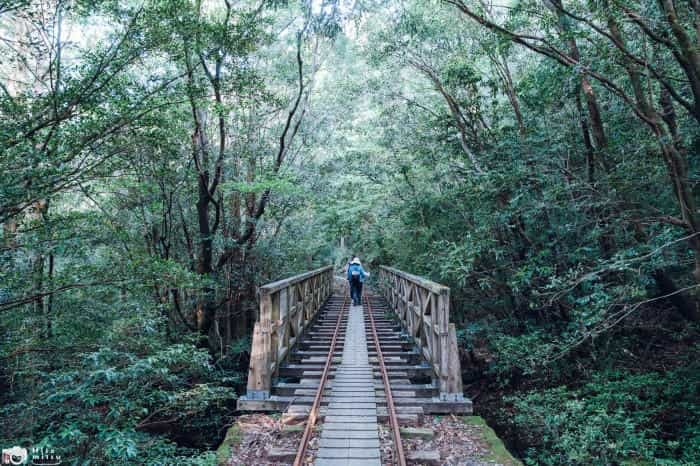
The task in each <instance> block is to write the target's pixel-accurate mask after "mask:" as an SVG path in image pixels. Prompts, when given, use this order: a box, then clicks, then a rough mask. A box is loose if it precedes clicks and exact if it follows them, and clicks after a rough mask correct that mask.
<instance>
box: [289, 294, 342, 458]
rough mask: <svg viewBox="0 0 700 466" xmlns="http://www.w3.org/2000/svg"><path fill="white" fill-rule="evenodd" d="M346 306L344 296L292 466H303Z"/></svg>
mask: <svg viewBox="0 0 700 466" xmlns="http://www.w3.org/2000/svg"><path fill="white" fill-rule="evenodd" d="M347 305H348V295H347V294H346V295H345V297H344V298H343V305H342V306H341V307H340V312H339V313H338V320H337V321H336V323H335V331H334V332H333V338H332V339H331V346H330V348H328V356H327V357H326V365H325V366H324V368H323V373H322V374H321V380H320V381H319V383H318V389H317V390H316V396H315V397H314V402H313V404H312V405H311V410H310V411H309V417H308V418H307V421H306V428H305V429H304V435H303V436H302V438H301V443H300V444H299V449H298V450H297V456H296V458H294V466H302V465H303V464H304V457H305V456H306V448H307V447H308V446H309V442H310V441H311V435H312V434H313V430H314V426H315V425H316V420H317V419H318V411H319V408H320V407H321V400H322V399H323V391H324V389H325V386H326V381H327V380H328V374H329V372H330V370H331V365H333V355H334V354H335V346H336V343H337V342H338V333H339V332H340V323H341V322H342V320H343V314H345V311H346V309H347Z"/></svg>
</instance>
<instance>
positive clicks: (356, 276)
mask: <svg viewBox="0 0 700 466" xmlns="http://www.w3.org/2000/svg"><path fill="white" fill-rule="evenodd" d="M361 282H362V272H360V267H359V266H354V267H353V266H352V265H351V266H350V283H353V284H357V283H361Z"/></svg>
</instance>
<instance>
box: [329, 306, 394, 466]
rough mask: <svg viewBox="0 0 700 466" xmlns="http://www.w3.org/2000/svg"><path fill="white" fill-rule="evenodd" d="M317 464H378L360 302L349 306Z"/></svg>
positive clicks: (371, 378) (374, 408)
mask: <svg viewBox="0 0 700 466" xmlns="http://www.w3.org/2000/svg"><path fill="white" fill-rule="evenodd" d="M320 446H321V448H320V450H319V451H318V454H317V457H316V463H315V464H316V466H379V465H380V464H381V463H380V452H379V428H378V425H377V403H376V398H375V382H374V373H373V371H372V366H371V365H370V363H369V353H368V350H367V335H366V332H365V321H364V312H363V310H362V306H351V307H350V312H349V316H348V322H347V328H346V332H345V339H344V342H343V354H342V359H341V363H340V367H339V368H338V369H337V370H336V373H335V379H334V384H333V388H332V390H331V393H330V399H329V404H328V410H327V412H326V417H325V422H324V423H323V426H322V431H321V444H320Z"/></svg>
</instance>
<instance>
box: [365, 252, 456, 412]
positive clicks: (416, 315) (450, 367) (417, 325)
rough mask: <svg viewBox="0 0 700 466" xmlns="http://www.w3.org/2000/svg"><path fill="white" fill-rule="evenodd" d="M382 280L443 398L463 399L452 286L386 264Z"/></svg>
mask: <svg viewBox="0 0 700 466" xmlns="http://www.w3.org/2000/svg"><path fill="white" fill-rule="evenodd" d="M379 281H380V287H381V290H382V292H383V294H384V297H385V298H386V300H387V301H388V302H389V306H390V308H391V309H392V310H393V311H394V312H396V314H397V315H398V317H399V319H400V320H401V323H402V324H403V326H404V328H405V329H406V331H407V332H408V334H409V336H410V337H411V338H412V339H413V341H414V343H415V344H416V346H417V347H418V348H419V349H420V351H421V352H422V353H423V357H424V358H425V359H426V361H428V362H429V363H430V365H431V367H432V369H433V372H434V375H435V379H436V380H437V382H438V385H439V388H440V398H441V399H442V400H445V401H461V400H463V399H464V395H463V393H462V374H461V367H460V361H459V351H458V349H457V334H456V331H455V325H454V324H451V323H450V289H449V288H448V287H446V286H443V285H440V284H438V283H435V282H433V281H430V280H426V279H425V278H422V277H419V276H416V275H411V274H409V273H406V272H403V271H401V270H398V269H394V268H392V267H386V266H381V267H380V268H379Z"/></svg>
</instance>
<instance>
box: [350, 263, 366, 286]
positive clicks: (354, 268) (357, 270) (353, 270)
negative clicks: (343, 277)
mask: <svg viewBox="0 0 700 466" xmlns="http://www.w3.org/2000/svg"><path fill="white" fill-rule="evenodd" d="M356 274H360V282H362V283H364V282H365V278H366V277H367V272H365V269H363V268H362V266H361V265H357V264H350V265H349V266H348V281H350V279H351V278H352V276H353V275H356Z"/></svg>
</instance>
